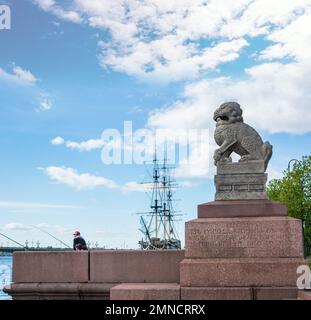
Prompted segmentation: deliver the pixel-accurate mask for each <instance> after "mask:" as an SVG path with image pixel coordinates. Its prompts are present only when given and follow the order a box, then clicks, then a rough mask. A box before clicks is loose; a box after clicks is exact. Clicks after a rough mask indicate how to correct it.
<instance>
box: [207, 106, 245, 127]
mask: <svg viewBox="0 0 311 320" xmlns="http://www.w3.org/2000/svg"><path fill="white" fill-rule="evenodd" d="M242 112H243V111H242V109H241V107H240V105H239V104H238V103H237V102H231V101H230V102H225V103H223V104H222V105H221V106H220V107H219V108H218V109H216V111H215V112H214V118H213V119H214V121H216V122H217V124H221V125H223V124H231V123H235V122H243V117H242Z"/></svg>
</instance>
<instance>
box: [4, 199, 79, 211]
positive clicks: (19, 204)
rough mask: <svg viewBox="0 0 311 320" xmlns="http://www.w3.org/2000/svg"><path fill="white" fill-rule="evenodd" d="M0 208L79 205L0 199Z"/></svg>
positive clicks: (59, 207) (53, 207) (43, 207)
mask: <svg viewBox="0 0 311 320" xmlns="http://www.w3.org/2000/svg"><path fill="white" fill-rule="evenodd" d="M0 208H3V209H77V208H79V207H77V206H73V205H64V204H52V203H38V202H19V201H3V200H0Z"/></svg>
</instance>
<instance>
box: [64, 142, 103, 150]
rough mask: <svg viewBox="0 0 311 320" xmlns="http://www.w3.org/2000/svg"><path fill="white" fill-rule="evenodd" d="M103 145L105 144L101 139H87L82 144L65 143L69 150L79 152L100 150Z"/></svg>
mask: <svg viewBox="0 0 311 320" xmlns="http://www.w3.org/2000/svg"><path fill="white" fill-rule="evenodd" d="M104 144H105V142H104V141H103V140H102V139H89V140H86V141H82V142H75V141H67V142H66V147H68V148H70V149H77V150H79V151H91V150H95V149H100V148H101V147H103V146H104Z"/></svg>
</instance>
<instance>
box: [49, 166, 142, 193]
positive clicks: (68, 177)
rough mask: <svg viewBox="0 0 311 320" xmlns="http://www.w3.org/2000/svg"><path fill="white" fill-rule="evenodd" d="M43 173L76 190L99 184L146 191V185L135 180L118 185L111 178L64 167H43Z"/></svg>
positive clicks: (127, 189) (123, 189)
mask: <svg viewBox="0 0 311 320" xmlns="http://www.w3.org/2000/svg"><path fill="white" fill-rule="evenodd" d="M44 173H45V174H46V175H47V176H48V177H49V178H50V179H51V180H52V181H55V182H57V183H61V184H65V185H67V186H68V187H71V188H74V189H76V190H83V189H93V188H96V187H99V186H103V187H106V188H108V189H119V190H121V191H139V192H143V191H146V189H145V188H146V187H145V186H143V185H140V184H138V183H136V182H132V181H130V182H127V183H125V184H124V185H120V184H118V183H116V182H114V181H113V180H110V179H107V178H104V177H101V176H95V175H92V174H89V173H79V172H78V171H77V170H75V169H72V168H66V167H55V166H50V167H47V168H45V169H44Z"/></svg>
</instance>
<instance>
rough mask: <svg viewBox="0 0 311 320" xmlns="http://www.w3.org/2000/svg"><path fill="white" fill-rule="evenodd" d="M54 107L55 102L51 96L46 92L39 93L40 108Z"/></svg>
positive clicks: (45, 109) (43, 109) (46, 109)
mask: <svg viewBox="0 0 311 320" xmlns="http://www.w3.org/2000/svg"><path fill="white" fill-rule="evenodd" d="M52 107H53V102H52V100H51V98H50V96H49V95H48V94H47V93H45V92H41V93H40V95H39V110H41V111H48V110H50V109H51V108H52Z"/></svg>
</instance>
